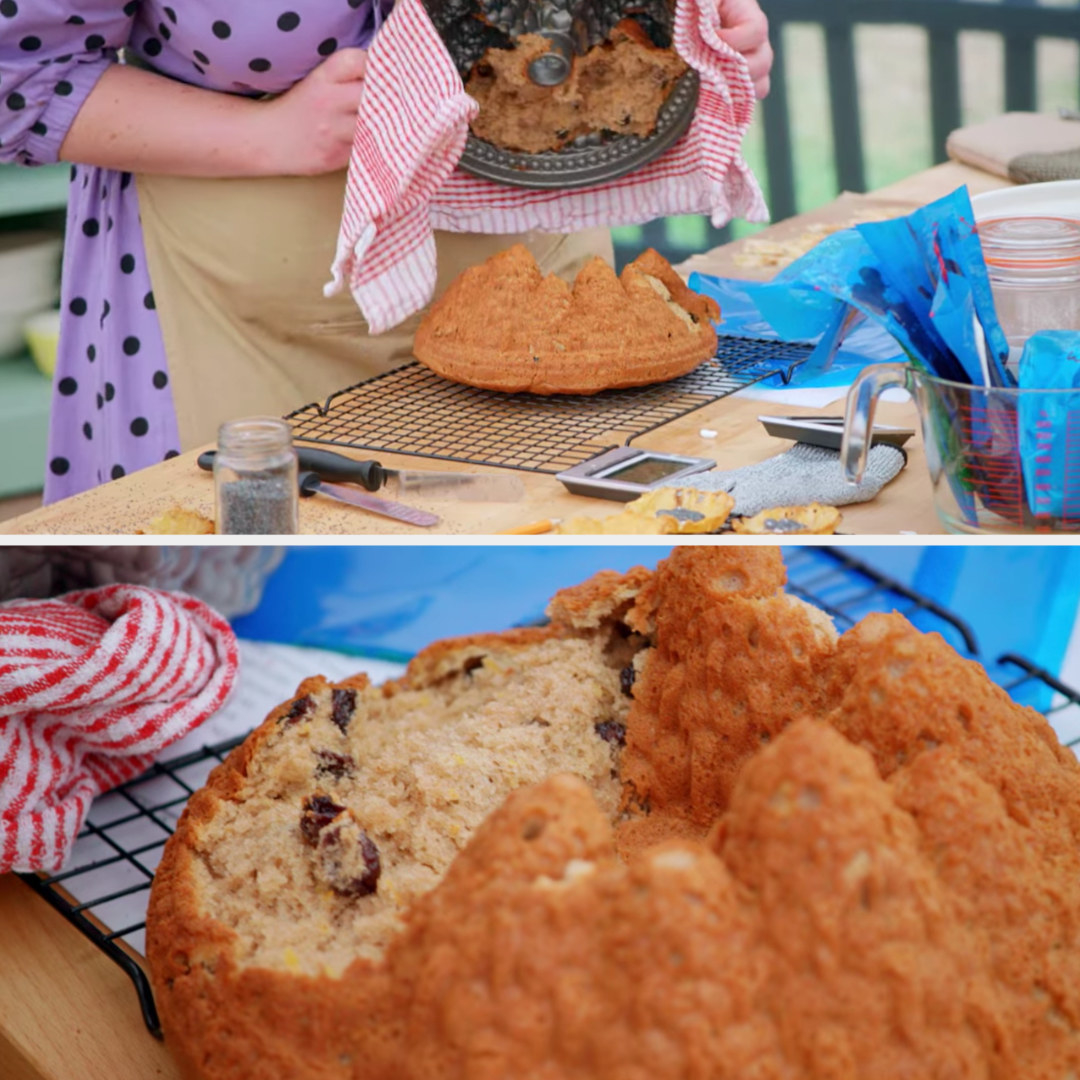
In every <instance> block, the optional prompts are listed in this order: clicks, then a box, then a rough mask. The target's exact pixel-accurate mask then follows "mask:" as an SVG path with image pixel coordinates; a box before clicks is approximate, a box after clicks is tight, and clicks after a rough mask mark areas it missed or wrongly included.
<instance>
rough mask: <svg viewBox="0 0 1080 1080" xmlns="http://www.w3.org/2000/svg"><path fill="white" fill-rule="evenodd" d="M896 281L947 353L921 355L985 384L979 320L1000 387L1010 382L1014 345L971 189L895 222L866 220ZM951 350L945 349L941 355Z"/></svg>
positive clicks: (951, 374) (871, 242) (957, 377)
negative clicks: (1001, 318)
mask: <svg viewBox="0 0 1080 1080" xmlns="http://www.w3.org/2000/svg"><path fill="white" fill-rule="evenodd" d="M857 231H858V233H859V234H860V236H862V237H863V239H864V240H865V241H866V244H867V246H868V247H869V248H870V250H871V251H872V252H873V253H874V256H875V257H876V260H877V264H878V266H879V267H881V269H882V273H883V274H884V275H885V276H886V277H887V279H888V282H889V285H890V286H891V288H893V289H894V290H895V291H896V292H898V293H900V295H902V296H903V297H904V300H905V302H906V304H907V306H908V307H909V309H910V310H911V311H912V312H913V313H914V314H915V315H916V317H917V318H918V319H919V320H920V322H921V323H922V325H923V328H924V330H925V331H926V334H927V336H928V337H929V338H931V339H932V340H934V341H935V342H938V343H940V345H941V349H940V353H939V355H937V356H935V355H933V354H931V353H929V352H928V353H926V354H925V355H923V356H922V357H921V358H922V359H923V360H924V361H925V363H926V366H927V367H928V369H929V370H930V371H931V372H932V373H933V374H935V375H937V376H939V377H940V378H943V379H950V380H952V381H954V382H967V383H972V384H973V385H976V386H979V385H984V384H985V379H984V378H983V374H982V364H981V362H980V358H979V350H978V346H977V344H976V337H975V334H976V331H975V325H976V321H977V322H978V324H979V325H980V326H981V327H982V331H983V334H984V337H985V340H986V358H987V369H988V374H989V377H990V385H992V386H1010V385H1013V381H1012V379H1011V377H1010V376H1009V375H1007V374H1006V371H1005V361H1006V360H1007V359H1008V356H1009V344H1008V341H1007V340H1006V338H1005V333H1004V331H1003V330H1002V329H1001V324H1000V323H999V322H998V318H997V312H996V310H995V308H994V302H993V296H992V293H991V290H990V277H989V274H988V273H987V270H986V262H985V260H984V258H983V253H982V244H981V243H980V242H979V235H978V230H977V228H976V226H975V213H974V211H973V210H972V207H971V199H970V198H969V196H968V192H967V188H958V189H957V190H956V191H954V192H952V193H951V194H950V195H946V196H945V197H944V198H942V199H938V200H937V202H933V203H930V204H929V205H927V206H924V207H922V208H921V209H919V210H916V211H915V212H914V213H912V214H909V215H908V216H907V217H903V218H897V219H895V220H893V221H883V222H878V223H874V224H867V225H859V226H857ZM941 354H944V355H941Z"/></svg>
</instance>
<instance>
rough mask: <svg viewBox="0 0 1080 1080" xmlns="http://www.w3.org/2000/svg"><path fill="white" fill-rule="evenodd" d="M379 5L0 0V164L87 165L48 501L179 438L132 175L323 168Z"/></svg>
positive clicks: (73, 220)
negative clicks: (123, 57) (121, 56)
mask: <svg viewBox="0 0 1080 1080" xmlns="http://www.w3.org/2000/svg"><path fill="white" fill-rule="evenodd" d="M391 3H392V0H279V2H277V3H271V2H268V0H171V4H165V3H161V2H159V0H0V161H6V162H14V163H17V164H22V165H43V164H46V163H51V162H55V161H57V160H65V161H75V162H88V163H89V164H87V165H81V164H80V165H76V166H74V167H73V168H72V172H71V176H72V179H71V191H70V203H69V212H68V226H67V244H66V250H65V257H64V278H63V313H62V326H61V348H60V356H59V360H58V366H57V375H56V383H55V393H54V402H53V412H52V422H51V428H50V438H49V460H48V469H47V479H46V492H45V497H46V500H47V501H53V500H56V499H59V498H63V497H65V496H68V495H72V494H75V493H77V492H79V491H83V490H85V489H87V488H90V487H93V486H94V485H96V484H99V483H102V482H104V481H107V480H109V479H112V478H116V477H120V476H123V475H124V474H125V473H130V472H132V471H134V470H136V469H140V468H143V467H145V466H147V465H152V464H154V463H156V462H159V461H161V460H163V459H164V458H167V457H172V456H174V455H175V454H176V453H177V452H178V450H179V445H180V444H179V436H178V433H177V423H176V418H175V413H174V409H173V404H172V397H171V392H170V384H169V375H170V373H169V365H168V362H167V360H166V356H165V346H164V342H163V338H162V331H161V327H160V325H159V322H158V317H157V312H156V308H155V301H154V293H153V289H152V285H151V281H150V275H149V272H148V269H147V260H146V254H145V251H144V246H143V237H142V228H141V225H140V220H139V202H138V192H137V185H136V184H135V183H133V182H132V175H131V172H132V171H136V172H145V173H156V174H163V175H171V176H198V177H215V176H221V177H226V176H229V177H238V176H239V177H242V176H286V175H294V176H295V175H316V174H324V173H329V172H332V171H336V170H340V169H341V168H343V167H344V166H345V165H346V163H347V161H348V154H349V147H350V145H351V140H352V135H353V130H354V127H355V116H356V108H357V104H358V102H359V97H360V87H361V81H362V77H363V63H364V53H363V52H362V51H361V50H362V49H364V48H366V47H367V46H368V44H369V43H370V41H371V39H372V37H373V36H374V34H375V31H376V30H377V28H378V27H379V25H381V23H382V20H383V18H384V17H385V15H386V14H387V13H388V11H389V8H390V6H391ZM121 49H126V50H128V51H129V53H130V54H131V55H132V57H133V58H134V59H135V60H136V61H138V60H141V61H143V62H145V64H146V65H148V66H150V67H151V68H152V69H153V70H145V69H144V68H143V66H142V65H140V64H138V63H136V64H131V65H129V64H120V63H118V62H117V59H118V51H119V50H121ZM163 76H164V77H163ZM210 91H219V92H217V93H214V92H210ZM221 91H223V93H222V92H221ZM286 91H287V92H286ZM267 94H275V95H279V96H277V97H275V98H274V99H273V100H270V101H260V100H258V99H259V98H261V97H263V96H264V95H267Z"/></svg>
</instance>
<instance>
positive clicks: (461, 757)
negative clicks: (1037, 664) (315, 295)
mask: <svg viewBox="0 0 1080 1080" xmlns="http://www.w3.org/2000/svg"><path fill="white" fill-rule="evenodd" d="M783 581H784V575H783V568H782V565H781V563H780V559H779V556H778V554H777V553H776V552H775V550H774V549H766V548H753V549H743V550H740V549H736V548H731V547H703V548H680V549H677V550H676V551H675V552H674V553H673V554H672V556H671V557H670V558H669V559H667V560H666V561H665V562H663V563H662V564H661V565H660V566H659V567H658V569H657V571H656V572H655V573H649V572H647V571H644V570H637V571H632V572H631V573H629V574H627V575H618V574H613V573H606V574H601V575H599V576H598V577H596V578H595V579H593V580H592V581H591V582H588V583H586V584H585V585H583V586H579V587H577V588H574V589H569V590H566V591H564V592H563V593H560V594H559V595H558V596H556V598H555V599H554V601H553V602H552V605H551V608H550V614H551V622H550V624H549V625H548V626H546V627H543V628H538V629H529V630H517V631H512V632H510V633H507V634H499V635H486V636H479V637H472V638H466V639H461V640H457V641H449V642H443V643H440V644H437V645H435V646H432V647H431V648H429V649H427V650H425V651H424V652H423V653H421V654H420V655H419V656H418V657H417V658H416V659H415V660H414V661H413V663H412V664H411V665H410V666H409V669H408V670H407V672H406V674H405V676H404V677H403V678H402V679H400V680H398V681H396V682H393V683H390V684H388V685H386V686H384V687H381V688H378V687H372V686H370V685H368V683H367V682H366V680H364V679H362V678H361V679H356V680H353V681H351V682H347V683H343V684H339V685H330V684H328V683H326V682H325V681H323V680H321V679H312V680H309V681H308V682H306V683H305V684H304V685H303V686H302V687H301V688H300V690H299V692H298V694H297V696H296V697H295V698H294V699H293V700H292V701H290V702H287V703H285V704H284V705H283V706H281V707H280V708H279V709H277V710H275V711H274V712H273V713H272V714H271V715H270V717H269V718H268V719H267V720H266V722H265V723H264V724H263V725H262V726H261V727H260V728H258V729H257V730H256V731H255V732H254V733H253V735H252V736H251V737H250V738H249V739H248V740H247V741H246V742H245V743H244V745H243V746H242V747H241V748H239V749H238V750H237V751H235V752H234V753H233V754H232V755H231V756H230V758H229V759H228V760H227V761H226V762H225V764H224V765H223V766H221V767H219V768H218V769H217V770H215V772H214V774H213V775H212V776H211V778H210V781H209V782H208V784H207V786H206V787H205V788H204V789H203V790H202V791H200V792H198V793H196V795H195V796H193V797H192V799H191V801H190V803H189V805H188V808H187V810H186V812H185V814H184V816H183V818H182V819H181V822H180V825H179V827H178V829H177V832H176V834H175V836H174V837H173V838H172V839H171V840H170V841H169V843H168V845H167V848H166V852H165V855H164V858H163V860H162V863H161V866H160V868H159V870H158V874H157V878H156V880H155V883H154V887H153V892H152V898H151V905H150V912H149V921H148V956H149V960H150V966H151V972H152V978H153V983H154V988H155V993H156V997H157V1001H158V1005H159V1009H160V1012H161V1015H162V1019H163V1023H164V1027H165V1032H166V1038H167V1040H168V1042H169V1044H170V1045H171V1047H172V1048H173V1050H174V1052H175V1054H176V1055H177V1057H178V1059H179V1061H180V1062H181V1064H182V1066H183V1068H184V1070H185V1072H186V1073H187V1074H188V1075H190V1076H194V1077H200V1078H204V1080H217V1078H225V1077H238V1076H258V1077H266V1078H271V1077H273V1078H278V1077H281V1078H285V1077H296V1078H307V1077H319V1078H330V1077H334V1078H337V1077H342V1078H344V1077H351V1078H356V1080H360V1078H365V1080H384V1078H385V1080H390V1078H395V1080H396V1078H405V1080H412V1078H415V1080H421V1078H423V1080H428V1078H431V1077H440V1078H441V1077H460V1078H463V1080H464V1078H476V1080H487V1078H495V1077H509V1076H515V1077H528V1078H534V1077H535V1078H537V1080H540V1078H543V1080H559V1078H563V1077H567V1078H571V1077H572V1078H575V1080H577V1078H580V1080H586V1078H588V1080H606V1078H609V1077H610V1078H612V1080H615V1078H619V1080H627V1078H629V1080H638V1078H641V1080H645V1078H655V1077H664V1078H668V1077H670V1078H676V1077H693V1076H703V1077H704V1076H709V1077H717V1078H721V1080H745V1078H746V1077H747V1076H751V1075H752V1076H760V1077H772V1078H777V1080H826V1078H835V1077H844V1076H846V1077H861V1076H875V1077H876V1076H881V1077H885V1076H888V1077H900V1076H912V1077H916V1076H918V1077H935V1078H937V1077H940V1078H943V1080H944V1078H946V1077H948V1078H953V1077H956V1078H960V1077H965V1078H966V1077H971V1078H975V1077H980V1078H986V1080H1005V1078H1012V1077H1019V1076H1024V1077H1047V1078H1049V1077H1056V1078H1064V1077H1066V1076H1068V1075H1070V1074H1071V1073H1075V1072H1076V1071H1077V1069H1080V1032H1078V1017H1080V989H1078V988H1080V944H1078V942H1077V934H1076V930H1075V927H1076V926H1077V925H1080V884H1078V882H1080V856H1078V854H1077V852H1078V850H1080V845H1078V843H1077V841H1078V839H1080V768H1078V766H1077V763H1076V761H1075V759H1074V758H1073V756H1072V755H1071V754H1070V753H1069V752H1068V751H1066V750H1063V749H1062V748H1061V747H1060V745H1059V744H1058V743H1057V740H1056V738H1055V737H1054V735H1053V732H1052V731H1051V729H1050V728H1049V726H1048V725H1047V724H1046V722H1045V720H1044V719H1043V718H1042V717H1040V716H1038V715H1037V714H1036V713H1034V712H1033V711H1032V710H1028V709H1022V708H1020V707H1018V706H1016V705H1014V704H1013V703H1012V702H1011V701H1010V700H1009V698H1008V697H1007V695H1006V694H1004V692H1003V691H1001V690H1000V689H999V688H997V687H996V686H994V685H993V684H992V683H991V682H990V681H989V680H988V679H987V677H986V675H985V673H984V672H983V671H982V669H981V668H979V667H978V666H977V665H975V664H973V663H971V662H968V661H964V660H961V659H960V658H959V657H958V656H957V655H956V654H955V652H953V650H952V649H950V648H949V646H948V645H946V644H945V642H944V641H942V639H941V638H939V637H938V636H937V635H923V634H920V633H918V632H916V631H915V630H914V629H913V628H912V627H911V626H910V625H909V624H907V623H906V622H905V621H904V620H903V619H902V618H900V617H899V616H872V617H870V618H868V619H867V620H865V621H864V622H863V623H861V624H860V625H859V626H858V627H856V628H854V629H853V630H851V631H849V632H848V633H847V634H845V635H844V636H843V637H842V638H840V639H839V640H838V639H837V638H836V635H835V632H834V630H833V628H832V626H831V624H830V623H829V621H828V620H827V619H826V618H825V617H824V616H823V615H821V613H820V612H818V611H816V610H814V609H812V608H809V607H807V606H806V605H804V604H802V603H800V602H799V601H797V600H795V599H793V598H791V597H789V596H788V595H786V594H785V593H784V592H783V588H782V587H783Z"/></svg>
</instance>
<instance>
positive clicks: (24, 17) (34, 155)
mask: <svg viewBox="0 0 1080 1080" xmlns="http://www.w3.org/2000/svg"><path fill="white" fill-rule="evenodd" d="M139 3H140V0H0V161H3V162H15V163H17V164H20V165H46V164H50V163H52V162H55V161H57V160H58V158H59V154H60V146H61V144H62V143H63V141H64V137H65V136H66V135H67V132H68V129H69V128H70V127H71V124H72V122H73V121H74V119H75V116H76V115H77V113H78V111H79V109H80V108H82V104H83V102H84V101H85V100H86V98H87V96H88V95H89V93H90V91H91V90H92V89H93V88H94V86H95V84H96V83H97V81H98V79H99V78H100V77H101V75H102V73H103V72H104V71H105V70H106V69H107V68H108V67H109V66H110V65H112V64H114V63H116V56H117V50H118V49H120V48H121V47H122V46H124V45H126V44H127V42H128V38H129V36H130V34H131V28H132V24H133V22H134V20H135V15H136V13H137V12H138V9H139Z"/></svg>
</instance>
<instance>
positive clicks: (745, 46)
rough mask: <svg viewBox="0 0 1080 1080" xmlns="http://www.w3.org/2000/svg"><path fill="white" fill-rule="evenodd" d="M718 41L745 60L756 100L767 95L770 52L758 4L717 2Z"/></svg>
mask: <svg viewBox="0 0 1080 1080" xmlns="http://www.w3.org/2000/svg"><path fill="white" fill-rule="evenodd" d="M719 4H720V26H721V28H722V29H721V30H720V37H721V38H723V39H724V41H725V42H727V44H728V45H730V46H731V47H732V48H733V49H734V50H735V51H736V52H739V53H742V55H743V56H745V57H746V62H747V63H748V64H749V66H750V78H751V79H752V80H753V82H754V92H755V93H756V94H757V96H758V97H759V98H763V97H765V95H766V94H767V93H768V92H769V72H770V71H772V64H773V51H772V46H771V45H770V44H769V20H768V19H767V18H766V17H765V12H763V11H762V10H761V7H760V6H759V4H758V0H719Z"/></svg>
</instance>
